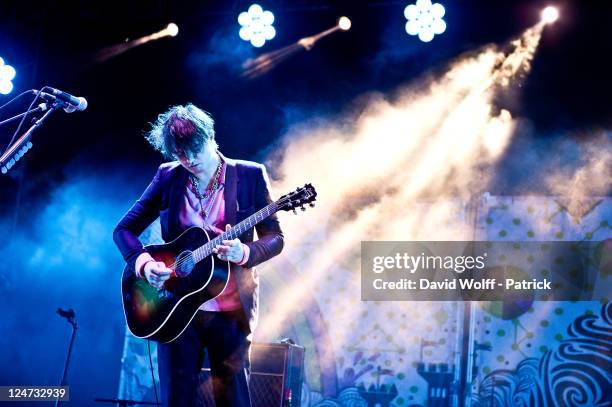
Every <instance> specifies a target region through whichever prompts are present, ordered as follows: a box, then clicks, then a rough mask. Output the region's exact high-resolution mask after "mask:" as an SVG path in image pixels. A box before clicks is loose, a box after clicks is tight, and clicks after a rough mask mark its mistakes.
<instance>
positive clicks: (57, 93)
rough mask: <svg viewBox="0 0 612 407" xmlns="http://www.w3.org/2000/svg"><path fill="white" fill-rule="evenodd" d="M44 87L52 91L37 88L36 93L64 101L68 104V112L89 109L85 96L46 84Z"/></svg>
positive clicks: (43, 96)
mask: <svg viewBox="0 0 612 407" xmlns="http://www.w3.org/2000/svg"><path fill="white" fill-rule="evenodd" d="M43 89H47V90H49V92H51V93H46V92H41V91H39V90H35V91H34V93H36V94H40V96H41V97H42V98H45V99H51V100H53V101H55V100H60V101H62V102H64V103H65V104H66V106H65V107H64V111H65V112H66V113H72V112H74V111H79V112H81V111H83V110H85V109H87V99H85V98H84V97H76V96H73V95H71V94H70V93H67V92H63V91H61V90H59V89H55V88H52V87H50V86H45V87H44V88H43Z"/></svg>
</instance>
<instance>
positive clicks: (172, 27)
mask: <svg viewBox="0 0 612 407" xmlns="http://www.w3.org/2000/svg"><path fill="white" fill-rule="evenodd" d="M178 31H179V29H178V25H176V24H174V23H170V24H168V27H166V32H167V33H168V35H169V36H171V37H176V36H177V34H178Z"/></svg>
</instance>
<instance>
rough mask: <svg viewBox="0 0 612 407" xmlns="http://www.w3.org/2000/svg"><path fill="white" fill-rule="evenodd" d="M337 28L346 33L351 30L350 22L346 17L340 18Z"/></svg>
mask: <svg viewBox="0 0 612 407" xmlns="http://www.w3.org/2000/svg"><path fill="white" fill-rule="evenodd" d="M338 27H340V29H341V30H342V31H348V30H349V29H350V28H351V20H349V18H348V17H344V16H343V17H340V19H339V20H338Z"/></svg>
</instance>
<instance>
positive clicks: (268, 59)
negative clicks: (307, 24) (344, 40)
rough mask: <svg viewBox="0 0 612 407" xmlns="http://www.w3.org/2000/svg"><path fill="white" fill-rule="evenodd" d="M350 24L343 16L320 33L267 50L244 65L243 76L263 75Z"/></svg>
mask: <svg viewBox="0 0 612 407" xmlns="http://www.w3.org/2000/svg"><path fill="white" fill-rule="evenodd" d="M350 26H351V21H350V20H349V19H348V18H347V17H341V18H340V19H339V20H338V23H337V24H336V25H335V26H333V27H331V28H328V29H327V30H324V31H321V32H320V33H317V34H315V35H311V36H309V37H304V38H301V39H299V40H298V41H296V42H295V43H293V44H291V45H289V46H286V47H284V48H281V49H278V50H276V51H272V52H266V53H265V54H262V55H260V56H258V57H257V58H255V59H249V60H247V61H246V62H245V63H244V64H243V65H242V68H243V69H244V71H243V73H242V76H243V77H247V78H250V79H253V78H256V77H258V76H261V75H263V74H265V73H267V72H269V71H270V70H272V69H274V68H275V67H276V66H277V65H278V64H280V63H281V62H282V61H284V60H285V59H287V58H289V57H290V56H292V55H293V54H295V53H297V52H298V51H300V50H302V49H304V50H306V51H310V50H311V49H312V48H313V47H314V46H315V45H316V43H317V41H319V40H320V39H321V38H323V37H326V36H328V35H330V34H332V33H334V32H336V31H347V30H348V29H349V28H350Z"/></svg>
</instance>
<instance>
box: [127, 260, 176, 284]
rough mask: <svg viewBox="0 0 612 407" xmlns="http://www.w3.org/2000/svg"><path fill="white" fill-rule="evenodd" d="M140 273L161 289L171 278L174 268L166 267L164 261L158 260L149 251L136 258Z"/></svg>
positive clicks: (137, 268)
mask: <svg viewBox="0 0 612 407" xmlns="http://www.w3.org/2000/svg"><path fill="white" fill-rule="evenodd" d="M136 270H137V274H138V275H142V276H143V277H144V278H146V279H147V281H148V282H149V284H151V285H152V286H153V287H155V288H157V289H159V288H162V287H163V285H164V282H165V281H166V280H167V279H169V278H170V275H171V273H172V270H171V269H169V268H168V267H166V265H165V264H164V262H163V261H156V260H155V259H154V258H153V257H151V255H150V254H149V253H143V254H141V255H140V256H138V258H137V259H136Z"/></svg>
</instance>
